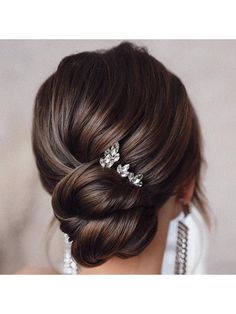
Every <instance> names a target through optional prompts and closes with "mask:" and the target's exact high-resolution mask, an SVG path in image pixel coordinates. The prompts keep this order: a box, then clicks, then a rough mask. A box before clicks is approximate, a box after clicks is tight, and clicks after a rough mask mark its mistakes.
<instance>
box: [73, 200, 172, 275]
mask: <svg viewBox="0 0 236 314" xmlns="http://www.w3.org/2000/svg"><path fill="white" fill-rule="evenodd" d="M171 219H173V202H172V200H171V201H170V202H167V203H166V204H165V205H164V206H163V207H162V208H161V209H160V210H159V213H158V230H157V232H156V235H155V237H154V238H153V240H152V242H151V243H150V244H149V245H148V246H147V247H146V248H145V249H144V250H143V251H142V252H141V253H140V254H139V255H137V256H134V257H131V258H127V259H121V258H118V257H113V258H111V259H110V260H108V261H107V262H106V263H104V264H102V265H100V266H97V267H93V268H85V267H81V269H80V272H79V273H80V274H81V275H89V274H91V275H95V274H101V275H102V274H160V273H161V268H162V262H163V257H164V252H165V247H166V240H167V234H168V229H169V223H170V221H171Z"/></svg>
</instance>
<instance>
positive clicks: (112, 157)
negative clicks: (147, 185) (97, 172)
mask: <svg viewBox="0 0 236 314" xmlns="http://www.w3.org/2000/svg"><path fill="white" fill-rule="evenodd" d="M119 148H120V145H119V142H116V143H115V144H114V145H112V146H111V147H109V148H108V149H106V150H105V152H104V156H103V157H102V158H100V160H99V162H100V165H101V166H102V167H103V168H105V167H107V168H111V167H112V166H113V164H114V163H115V162H117V161H118V160H119V159H120V154H119ZM129 167H130V164H125V165H124V166H122V165H121V164H119V165H118V166H117V168H116V171H117V172H118V173H119V174H120V176H121V177H127V178H128V179H129V181H130V182H131V183H132V184H134V185H136V186H139V187H141V186H142V185H143V182H142V181H141V180H142V178H143V175H142V174H141V173H139V174H137V175H135V174H134V173H133V172H129Z"/></svg>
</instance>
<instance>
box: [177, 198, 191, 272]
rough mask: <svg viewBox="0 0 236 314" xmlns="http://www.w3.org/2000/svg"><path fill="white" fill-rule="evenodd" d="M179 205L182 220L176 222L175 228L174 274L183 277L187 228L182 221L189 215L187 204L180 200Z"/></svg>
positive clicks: (186, 252) (185, 261) (186, 248)
mask: <svg viewBox="0 0 236 314" xmlns="http://www.w3.org/2000/svg"><path fill="white" fill-rule="evenodd" d="M180 203H181V205H182V208H183V213H184V218H183V219H181V220H179V221H178V227H177V241H176V255H175V274H176V275H185V274H186V272H187V255H188V236H189V228H188V226H187V225H186V224H185V223H184V220H185V218H186V217H187V216H188V215H189V213H190V206H189V204H184V203H183V201H182V199H181V200H180Z"/></svg>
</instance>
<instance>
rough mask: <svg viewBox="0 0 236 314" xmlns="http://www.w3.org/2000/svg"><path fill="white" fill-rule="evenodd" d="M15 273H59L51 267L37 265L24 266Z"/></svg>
mask: <svg viewBox="0 0 236 314" xmlns="http://www.w3.org/2000/svg"><path fill="white" fill-rule="evenodd" d="M15 274H16V275H59V273H58V272H57V271H56V270H55V269H53V268H47V267H37V266H25V267H23V268H21V269H19V270H18V271H17V272H16V273H15Z"/></svg>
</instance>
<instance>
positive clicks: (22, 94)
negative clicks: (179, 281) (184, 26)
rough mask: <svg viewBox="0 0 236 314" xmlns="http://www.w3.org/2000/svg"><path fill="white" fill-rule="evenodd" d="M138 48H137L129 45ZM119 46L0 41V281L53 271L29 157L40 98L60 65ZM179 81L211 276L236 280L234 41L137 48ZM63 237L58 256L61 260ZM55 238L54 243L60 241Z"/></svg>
mask: <svg viewBox="0 0 236 314" xmlns="http://www.w3.org/2000/svg"><path fill="white" fill-rule="evenodd" d="M131 41H132V40H131ZM119 42H120V40H11V41H7V40H1V41H0V239H1V241H0V273H14V272H15V271H16V270H18V269H19V268H21V267H22V266H24V265H25V264H28V265H35V266H47V265H48V260H47V256H46V250H45V243H46V241H47V236H48V234H47V229H48V224H49V221H50V218H51V217H52V210H51V206H50V198H49V196H48V195H47V194H46V192H44V191H43V189H42V187H41V185H40V182H39V179H38V176H37V170H36V167H35V164H34V159H33V156H32V151H31V119H32V108H33V101H34V97H35V94H36V92H37V89H38V87H39V86H40V84H41V83H42V82H43V80H45V79H46V78H47V77H48V76H49V75H50V74H51V73H52V72H53V71H55V70H56V67H57V65H58V63H59V62H60V60H61V59H62V58H63V57H64V56H66V55H68V54H72V53H75V52H79V51H83V50H92V49H97V48H108V47H112V46H113V45H116V44H118V43H119ZM133 42H135V43H137V44H140V45H144V46H146V47H148V49H149V51H150V53H151V54H153V55H154V56H155V57H156V58H157V59H158V60H160V61H161V62H163V63H164V64H165V65H166V66H167V67H168V68H169V69H170V70H171V71H173V72H174V73H176V74H177V75H178V76H179V77H180V78H181V79H182V81H183V83H184V84H185V86H186V88H187V90H188V93H189V95H190V98H191V99H192V101H193V104H194V106H195V108H196V110H197V113H198V115H199V118H200V122H201V126H202V131H203V136H204V146H205V147H204V151H205V152H204V154H205V157H206V160H207V163H208V168H207V171H206V173H205V177H204V185H205V190H206V194H207V197H208V200H209V203H210V206H211V208H212V210H213V212H214V213H215V216H216V219H217V226H216V228H215V230H213V232H212V234H211V239H210V247H209V254H208V260H207V268H208V273H210V274H236V208H235V205H236V156H235V155H236V141H235V136H236V41H234V40H217V41H215V40H134V41H133ZM60 237H61V235H60V233H59V236H58V239H59V240H56V241H55V243H54V245H52V248H53V249H52V250H54V251H55V253H56V254H53V253H52V255H54V256H55V255H58V260H59V259H60V253H58V252H59V251H60V250H59V249H60V248H61V245H62V241H61V238H60ZM54 238H55V237H54Z"/></svg>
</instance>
